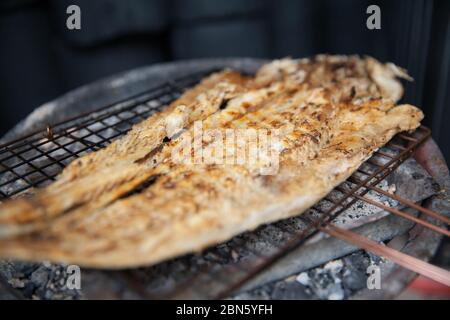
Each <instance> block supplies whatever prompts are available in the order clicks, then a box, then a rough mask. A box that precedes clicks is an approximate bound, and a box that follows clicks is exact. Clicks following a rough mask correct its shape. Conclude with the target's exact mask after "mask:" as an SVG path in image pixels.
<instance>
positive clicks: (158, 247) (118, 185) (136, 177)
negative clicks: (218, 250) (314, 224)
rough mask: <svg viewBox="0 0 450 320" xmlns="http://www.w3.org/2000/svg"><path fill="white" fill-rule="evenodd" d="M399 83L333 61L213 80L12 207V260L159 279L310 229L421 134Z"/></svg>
mask: <svg viewBox="0 0 450 320" xmlns="http://www.w3.org/2000/svg"><path fill="white" fill-rule="evenodd" d="M397 77H403V78H407V77H408V76H407V74H406V72H405V71H404V70H402V69H400V68H398V67H396V66H394V65H392V64H381V63H380V62H378V61H376V60H375V59H373V58H370V57H366V58H359V57H357V56H350V57H347V56H326V55H319V56H316V57H314V58H312V59H300V60H293V59H282V60H275V61H273V62H271V63H268V64H266V65H264V66H262V67H261V69H260V70H259V71H258V72H257V73H256V75H255V76H254V77H246V76H242V75H240V74H239V73H237V72H234V71H224V72H221V73H217V74H213V75H212V76H210V77H208V78H206V79H205V80H203V81H202V82H201V83H200V84H199V85H197V86H196V87H194V88H193V89H191V90H188V91H187V92H185V93H184V94H183V95H182V96H181V97H180V98H179V99H178V100H176V101H174V102H173V103H171V104H170V105H169V106H168V107H167V109H165V110H164V111H162V112H160V113H157V114H155V115H153V116H151V117H150V118H148V119H147V120H145V121H143V122H142V123H140V124H138V125H136V126H135V127H134V128H132V130H131V131H130V132H129V133H128V134H127V135H126V136H124V137H122V138H120V139H118V140H116V141H115V142H113V143H112V144H111V145H109V146H108V147H106V148H104V149H102V150H100V151H98V152H94V153H92V154H89V155H87V156H84V157H82V158H80V159H78V160H75V161H74V162H73V163H71V164H70V165H69V166H68V167H67V168H66V169H65V170H63V172H62V173H61V174H60V176H59V177H58V179H57V181H56V182H55V183H54V184H52V185H50V186H49V187H46V188H44V189H42V190H38V191H37V192H36V194H34V195H32V196H31V197H27V198H25V197H24V198H19V199H15V200H10V201H7V202H6V203H4V204H2V205H1V206H0V256H3V257H10V258H17V259H25V260H35V261H40V260H50V261H56V262H67V263H75V264H78V265H83V266H89V267H98V268H123V267H134V266H143V265H151V264H155V263H158V262H160V261H163V260H166V259H169V258H173V257H176V256H179V255H182V254H185V253H189V252H194V251H199V250H202V249H204V248H206V247H208V246H211V245H214V244H218V243H220V242H223V241H226V240H228V239H230V238H231V237H233V236H234V235H237V234H239V233H242V232H244V231H248V230H252V229H255V228H257V227H258V226H260V225H262V224H265V223H270V222H273V221H277V220H280V219H284V218H287V217H291V216H293V215H298V214H300V213H302V212H303V211H305V210H306V209H308V208H309V207H311V206H312V205H314V204H315V203H316V202H318V201H319V200H320V199H322V198H323V197H324V196H326V195H327V194H328V193H329V192H330V191H331V190H332V189H333V188H334V187H335V186H337V185H338V184H340V183H341V182H342V181H344V180H345V179H347V178H348V177H349V176H350V175H351V174H352V173H353V172H354V171H355V170H356V169H357V168H358V167H359V166H360V165H361V164H362V163H363V162H364V161H365V160H366V159H368V158H369V157H370V156H371V155H372V153H373V152H374V151H375V150H377V149H378V148H379V147H381V146H382V145H384V144H385V143H386V142H387V141H389V140H390V139H391V138H392V137H393V136H394V135H395V134H396V133H398V132H401V131H412V130H414V129H415V128H417V127H418V126H419V125H420V121H421V120H422V118H423V114H422V112H421V111H420V110H419V109H418V108H416V107H414V106H411V105H398V106H397V105H396V104H395V103H396V101H397V100H398V99H400V97H401V96H402V86H401V84H400V82H399V81H398V80H397V79H396V78H397ZM199 126H200V127H201V132H202V133H204V132H205V131H208V130H209V132H213V133H214V134H211V135H204V134H202V135H200V136H199V135H198V129H199ZM238 133H242V134H243V135H244V142H247V144H245V143H244V144H243V143H242V141H240V140H239V137H238V136H239V134H238ZM261 133H263V134H261ZM245 134H248V135H247V136H246V135H245ZM230 137H231V138H230ZM197 142H198V143H197ZM186 146H188V147H186ZM252 146H257V148H256V156H255V153H254V152H255V148H252ZM186 150H187V151H188V152H185V151H186ZM260 150H265V151H267V152H266V153H258V151H260ZM218 154H219V156H217V155H218ZM212 155H214V156H216V157H215V160H220V159H222V160H224V159H225V160H229V161H228V162H227V161H210V160H211V159H210V158H211V156H212ZM274 155H275V158H276V163H275V165H274V163H273V161H271V160H273V159H275V158H274V157H273V156H274ZM212 158H214V157H212ZM250 160H254V161H250Z"/></svg>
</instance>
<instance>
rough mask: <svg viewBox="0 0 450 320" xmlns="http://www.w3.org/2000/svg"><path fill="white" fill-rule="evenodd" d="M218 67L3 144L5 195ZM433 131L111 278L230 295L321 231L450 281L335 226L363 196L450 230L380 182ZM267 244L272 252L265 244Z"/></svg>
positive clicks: (166, 291)
mask: <svg viewBox="0 0 450 320" xmlns="http://www.w3.org/2000/svg"><path fill="white" fill-rule="evenodd" d="M212 71H215V70H209V71H207V72H199V73H195V74H189V75H187V76H184V77H181V78H178V79H175V80H173V81H170V82H166V83H164V84H162V85H160V86H158V87H154V88H151V89H150V90H147V91H145V92H142V93H140V94H137V95H135V96H132V97H129V98H127V99H125V100H123V101H119V102H117V103H115V104H112V105H108V106H105V107H103V108H101V109H98V110H96V111H95V112H89V113H86V114H82V115H79V116H77V117H74V118H71V119H68V120H66V121H63V122H60V123H57V124H54V125H52V126H47V128H45V129H42V130H39V131H36V132H33V133H31V134H28V135H27V136H25V137H21V138H20V139H17V140H14V141H10V142H8V143H6V144H3V145H0V201H1V200H4V199H8V198H11V197H15V196H17V195H19V194H20V193H24V192H27V191H28V190H30V188H34V187H41V186H44V185H46V184H48V183H50V182H51V181H53V180H54V179H55V177H56V176H57V174H58V173H59V172H60V171H61V170H62V169H63V168H64V167H65V166H66V165H67V164H68V163H70V162H71V161H73V160H74V159H76V158H78V157H80V156H82V155H84V154H86V153H88V152H92V151H96V150H98V149H99V148H102V147H104V146H105V145H107V144H109V143H110V142H111V141H112V140H113V139H115V138H117V137H119V136H121V135H124V134H125V133H126V132H127V131H128V130H129V129H130V128H131V127H132V125H134V124H136V123H138V122H140V121H142V120H143V119H145V118H147V117H149V116H150V115H151V114H152V113H154V112H156V111H158V110H161V109H162V108H163V107H164V106H165V105H167V104H169V103H170V102H171V101H172V100H174V99H176V98H177V97H179V96H180V94H181V93H182V92H183V90H184V89H185V88H188V87H190V86H192V85H194V84H195V83H197V82H198V81H199V80H200V79H201V78H202V77H204V76H206V75H207V74H209V73H211V72H212ZM429 136H430V130H429V129H427V128H426V127H423V126H422V127H420V128H419V129H418V130H416V131H415V132H414V133H411V134H399V135H397V136H396V137H395V138H394V139H393V140H392V141H390V142H389V143H388V144H387V145H386V146H385V147H383V148H382V149H380V150H378V151H377V152H376V153H375V154H374V156H373V157H372V158H371V159H369V160H368V161H366V162H365V163H364V164H363V165H362V166H361V167H360V168H359V169H358V170H357V171H356V172H355V173H354V174H353V175H352V176H351V177H350V178H349V179H348V180H347V181H345V182H344V183H342V184H341V185H339V186H338V187H337V188H335V190H333V192H332V193H330V195H329V196H327V197H326V198H325V199H323V200H322V201H321V202H319V203H318V204H317V205H316V206H314V207H313V208H311V209H310V210H309V211H307V212H306V213H304V214H302V215H300V216H298V217H295V218H291V219H288V220H285V221H280V222H277V223H273V224H270V225H267V226H263V227H261V228H259V229H258V230H256V231H253V232H247V233H245V234H243V235H240V236H237V237H235V238H233V239H232V240H230V241H229V242H227V243H226V244H223V245H220V246H218V247H215V248H211V249H208V250H206V251H205V252H203V253H201V254H192V255H187V256H184V257H181V258H178V259H174V260H172V261H169V262H164V263H162V264H159V265H157V266H154V267H150V268H140V269H134V270H126V271H115V272H108V276H110V277H112V278H114V281H120V282H121V283H123V284H124V286H126V287H127V288H128V289H131V290H133V291H134V292H135V293H137V294H138V295H139V296H140V297H143V298H157V299H159V298H224V297H228V296H229V295H231V294H232V293H233V292H235V291H236V290H238V289H239V288H240V287H242V285H244V284H245V283H246V282H247V281H249V280H251V279H252V278H254V277H255V276H256V275H258V274H259V273H260V272H262V271H264V270H265V269H267V268H268V267H269V266H271V265H272V264H274V263H275V262H277V261H278V260H279V259H280V258H281V257H283V256H284V255H286V254H287V253H289V252H290V251H291V250H293V249H295V248H297V247H298V246H300V245H302V244H304V243H305V241H307V240H308V239H309V238H310V237H312V236H313V235H314V234H316V233H317V232H320V231H322V232H325V233H328V234H329V235H331V236H334V237H337V238H340V239H343V240H345V241H349V242H351V243H353V244H355V245H357V246H359V247H361V248H363V249H366V250H369V251H373V252H374V253H376V254H379V255H384V256H385V257H387V258H390V259H392V260H393V261H394V262H396V263H398V264H400V265H401V266H403V267H406V268H408V269H411V270H413V271H415V272H419V273H422V274H424V275H426V276H428V277H430V278H432V279H435V280H437V281H440V282H442V283H445V284H447V285H449V286H450V273H449V272H448V271H445V270H443V269H440V268H438V267H435V266H432V265H430V264H428V263H426V262H424V261H421V260H418V259H417V258H413V257H410V256H406V255H405V254H403V253H401V252H399V251H396V250H393V249H389V248H386V247H383V246H381V245H379V244H377V243H375V242H373V241H371V240H369V239H367V238H364V237H362V236H360V235H357V234H355V233H354V232H352V231H349V230H344V229H341V228H338V227H336V226H335V225H334V224H333V219H334V218H336V217H337V216H338V215H339V214H341V213H342V212H344V211H345V210H346V209H348V208H349V207H351V206H352V205H353V204H354V203H355V202H356V201H364V202H366V203H369V204H371V205H373V206H376V207H379V208H380V209H383V210H386V211H388V212H390V213H391V214H394V215H398V216H400V217H402V218H404V219H409V220H411V221H413V222H415V223H417V224H420V225H422V226H424V227H426V228H429V229H431V230H433V231H435V232H438V233H440V234H442V235H445V236H449V235H450V232H449V231H448V230H447V228H446V226H447V225H448V224H449V223H450V219H448V218H447V217H445V216H443V215H441V214H439V213H436V212H434V211H431V210H429V209H427V208H424V207H422V206H420V205H419V204H416V203H414V202H411V201H409V200H407V199H403V198H401V197H399V196H397V195H395V194H392V193H389V192H388V191H385V190H383V189H381V188H379V187H378V185H379V183H380V182H381V181H382V180H383V179H385V178H386V177H387V176H388V175H389V174H390V173H392V172H393V171H394V170H395V169H396V168H397V167H398V166H399V165H400V164H401V163H402V162H404V161H405V160H406V159H407V158H408V157H409V156H410V155H411V154H412V153H413V152H414V151H415V150H416V148H417V147H418V146H419V145H420V144H421V143H422V142H424V141H425V140H426V139H427V138H428V137H429ZM369 191H371V192H375V193H378V194H382V195H384V196H386V197H389V198H390V199H393V200H394V201H396V202H397V203H399V204H401V208H402V209H398V207H395V208H393V207H390V206H387V205H385V204H383V203H381V202H377V201H375V200H373V199H371V198H368V197H367V196H366V194H367V193H368V192H369ZM324 208H326V210H324ZM408 208H410V209H413V210H416V211H418V212H420V213H422V214H423V215H426V216H429V217H431V218H433V219H434V221H435V222H436V223H432V222H430V221H429V220H425V219H422V218H421V217H418V216H415V215H412V214H411V213H409V212H408V210H407V209H408ZM269 229H270V230H271V231H272V233H271V234H272V236H270V237H268V236H267V232H268V230H269ZM273 230H276V232H275V234H276V235H277V236H276V238H274V237H273V234H274V232H273ZM262 242H264V243H265V246H264V249H263V250H261V248H260V247H258V244H259V243H262ZM267 244H269V247H270V250H267ZM243 252H245V254H242V253H243ZM242 256H243V257H244V258H242ZM180 266H181V268H182V272H180V273H178V274H180V276H179V277H178V278H179V279H177V281H175V283H173V281H172V282H171V283H169V284H167V283H164V284H163V285H162V286H161V285H160V286H155V278H158V277H157V276H155V274H161V272H162V271H161V270H163V273H165V274H167V273H171V272H172V271H173V270H174V269H176V268H180ZM105 272H106V271H105ZM172 280H173V279H172ZM159 282H161V281H159Z"/></svg>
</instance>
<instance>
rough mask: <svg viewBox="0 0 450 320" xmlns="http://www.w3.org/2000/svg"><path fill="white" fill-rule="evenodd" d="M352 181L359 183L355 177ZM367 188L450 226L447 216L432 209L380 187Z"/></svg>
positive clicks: (368, 186)
mask: <svg viewBox="0 0 450 320" xmlns="http://www.w3.org/2000/svg"><path fill="white" fill-rule="evenodd" d="M352 180H355V181H356V182H358V181H359V179H356V178H353V177H352ZM366 188H369V189H372V190H373V191H375V192H378V193H381V194H384V195H385V196H387V197H389V198H391V199H394V200H396V201H398V202H401V203H403V204H405V205H407V206H409V207H411V208H413V209H416V210H418V211H420V212H422V213H424V214H426V215H428V216H430V217H433V218H435V219H438V220H440V221H442V222H444V223H446V224H449V225H450V219H449V218H447V217H446V216H443V215H441V214H439V213H437V212H434V211H432V210H430V209H427V208H424V207H422V206H419V205H418V204H416V203H414V202H412V201H409V200H407V199H404V198H402V197H399V196H396V195H395V194H391V193H389V192H387V191H384V190H383V189H380V188H378V187H375V186H371V185H367V186H366Z"/></svg>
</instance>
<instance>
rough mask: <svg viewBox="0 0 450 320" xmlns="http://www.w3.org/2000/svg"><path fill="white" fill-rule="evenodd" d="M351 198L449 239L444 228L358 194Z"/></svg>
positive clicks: (448, 233)
mask: <svg viewBox="0 0 450 320" xmlns="http://www.w3.org/2000/svg"><path fill="white" fill-rule="evenodd" d="M337 189H338V190H339V191H341V192H345V190H343V191H342V190H341V189H342V188H339V187H338V188H337ZM352 197H356V198H358V199H360V200H361V201H364V202H367V203H370V204H372V205H374V206H377V207H378V208H381V209H383V210H386V211H389V212H390V213H393V214H396V215H398V216H400V217H402V218H405V219H407V220H410V221H413V222H415V223H417V224H420V225H422V226H424V227H426V228H429V229H431V230H433V231H436V232H438V233H441V234H443V235H445V236H447V237H450V231H448V230H446V229H444V228H440V227H438V226H436V225H434V224H432V223H429V222H427V221H424V220H422V219H419V218H416V217H414V216H411V215H409V214H407V213H405V212H403V211H400V210H397V209H395V208H391V207H388V206H386V205H384V204H382V203H380V202H378V201H375V200H372V199H369V198H367V197H363V196H360V195H358V194H353V195H352Z"/></svg>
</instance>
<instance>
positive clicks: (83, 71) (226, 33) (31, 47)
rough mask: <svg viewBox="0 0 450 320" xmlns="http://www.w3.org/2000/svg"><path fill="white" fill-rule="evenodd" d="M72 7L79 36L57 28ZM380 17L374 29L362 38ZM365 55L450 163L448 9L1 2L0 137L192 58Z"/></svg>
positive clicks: (168, 0) (239, 0)
mask: <svg viewBox="0 0 450 320" xmlns="http://www.w3.org/2000/svg"><path fill="white" fill-rule="evenodd" d="M70 4H77V5H79V6H80V7H81V13H82V30H81V31H70V30H68V29H67V28H66V18H67V14H66V8H67V7H68V6H69V5H70ZM370 4H377V5H379V6H380V7H381V13H382V29H381V30H368V29H367V28H366V19H367V17H368V15H367V14H366V8H367V7H368V6H369V5H370ZM316 53H342V54H352V53H358V54H369V55H372V56H374V57H376V58H378V59H380V60H384V61H392V62H394V63H396V64H398V65H400V66H402V67H405V68H407V69H408V70H409V72H410V74H411V75H412V76H413V77H414V78H415V81H414V82H413V83H409V84H406V95H405V98H404V101H405V102H408V103H413V104H416V105H418V106H420V107H422V109H424V111H425V114H426V120H425V124H426V125H428V126H430V127H432V129H433V134H434V137H435V139H436V140H437V141H438V143H439V145H440V147H441V149H442V151H443V152H444V154H445V156H446V159H447V162H448V161H449V159H450V107H449V106H450V96H449V92H448V91H449V90H448V89H449V88H450V1H449V0H384V1H382V0H372V1H368V0H340V1H337V0H278V1H268V0H165V1H164V0H128V1H125V0H1V1H0V119H1V121H0V135H2V134H3V133H5V132H6V131H7V130H8V129H10V128H11V127H12V126H13V125H14V124H16V123H17V122H18V121H19V120H21V119H22V118H24V117H25V116H26V115H27V114H28V113H30V112H31V111H32V110H33V109H34V108H36V107H37V106H39V105H40V104H42V103H44V102H47V101H49V100H52V99H54V98H56V97H58V96H59V95H61V94H63V93H65V92H67V91H69V90H71V89H74V88H76V87H78V86H80V85H83V84H86V83H89V82H91V81H94V80H96V79H99V78H102V77H105V76H108V75H111V74H114V73H117V72H120V71H124V70H128V69H131V68H136V67H139V66H143V65H150V64H153V63H157V62H164V61H172V60H178V59H192V58H202V57H229V56H233V57H259V58H276V57H283V56H292V57H303V56H309V55H313V54H316Z"/></svg>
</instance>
